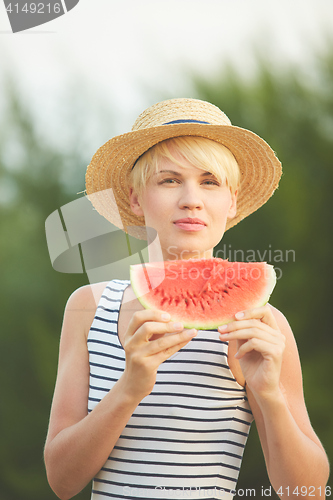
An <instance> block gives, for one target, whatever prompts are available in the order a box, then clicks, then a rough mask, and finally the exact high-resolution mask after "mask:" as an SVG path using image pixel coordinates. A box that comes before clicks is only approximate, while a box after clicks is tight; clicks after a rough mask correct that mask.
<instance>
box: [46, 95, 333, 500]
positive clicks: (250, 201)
mask: <svg viewBox="0 0 333 500" xmlns="http://www.w3.org/2000/svg"><path fill="white" fill-rule="evenodd" d="M280 175H281V166H280V163H279V161H278V160H277V158H276V157H275V155H274V153H273V151H272V150H271V149H270V147H269V146H268V145H267V144H266V143H265V142H264V141H263V140H262V139H260V138H259V137H258V136H256V135H255V134H253V133H252V132H249V131H247V130H244V129H240V128H238V127H233V126H232V125H231V124H230V121H229V120H228V118H227V117H226V116H225V115H224V114H223V113H222V112H221V111H220V110H219V109H218V108H216V107H215V106H213V105H211V104H208V103H205V102H202V101H198V100H193V99H174V100H170V101H164V102H162V103H158V104H157V105H155V106H152V107H151V108H149V109H148V110H146V111H145V112H144V113H142V114H141V115H140V116H139V118H138V119H137V121H136V123H135V124H134V126H133V129H132V132H130V133H128V134H124V135H122V136H118V137H115V138H114V139H111V140H110V141H109V142H108V143H106V144H105V145H104V146H102V148H100V149H99V150H98V152H97V153H96V155H95V156H94V158H93V159H92V162H91V164H90V165H89V167H88V170H87V175H86V184H87V193H88V196H89V198H90V200H91V201H92V203H93V204H94V206H95V208H96V209H97V210H98V211H99V212H100V213H101V214H102V215H104V216H105V217H106V218H107V219H108V220H110V221H111V222H112V223H113V224H116V225H117V226H118V227H121V228H122V229H123V230H124V231H126V232H128V233H129V234H132V235H133V236H136V237H138V238H148V241H149V243H150V244H149V260H150V261H160V260H161V259H163V260H171V259H172V258H177V259H188V258H191V257H195V258H211V257H213V249H214V247H215V246H216V245H217V244H218V243H219V242H220V240H221V238H222V236H223V234H224V231H225V230H227V229H229V228H230V227H232V226H233V225H235V224H237V223H238V222H239V221H240V220H242V219H243V218H244V217H246V216H247V215H249V214H250V213H252V212H253V211H255V210H256V209H257V208H259V207H260V206H261V205H262V204H263V203H265V202H266V201H267V200H268V199H269V197H270V196H271V195H272V194H273V192H274V190H275V189H276V187H277V185H278V182H279V178H280ZM156 234H157V237H156ZM96 297H98V301H97V302H98V307H97V309H96V302H95V300H94V298H96ZM87 346H88V347H87ZM88 400H89V403H88V412H87V401H88ZM253 418H254V419H255V421H256V426H257V428H258V433H259V436H260V440H261V444H262V449H263V453H264V456H265V460H266V465H267V471H268V474H269V477H270V481H271V483H272V486H273V488H274V489H275V491H276V492H277V493H278V495H279V496H280V497H281V498H283V495H286V496H290V497H292V498H296V497H298V496H299V494H300V492H301V491H302V496H303V497H305V498H310V497H313V496H315V497H316V498H324V497H325V485H326V482H327V479H328V469H329V467H328V461H327V458H326V455H325V451H324V449H323V447H322V445H321V443H320V441H319V439H318V437H317V436H316V434H315V432H314V430H313V429H312V427H311V424H310V421H309V418H308V415H307V411H306V407H305V403H304V399H303V391H302V376H301V368H300V362H299V358H298V352H297V347H296V343H295V340H294V337H293V334H292V332H291V329H290V327H289V325H288V322H287V320H286V319H285V317H284V316H283V315H282V313H281V312H279V311H278V310H277V309H275V308H274V307H272V306H270V305H266V306H265V307H261V308H256V309H252V310H247V311H239V313H237V314H236V316H235V320H234V321H233V322H231V323H229V324H228V325H226V326H224V327H220V328H218V331H209V332H202V331H199V332H198V331H196V330H194V329H193V330H187V329H184V328H183V325H182V324H181V323H180V324H177V323H173V322H172V321H171V318H170V315H169V314H168V311H167V308H166V310H164V311H152V310H143V308H142V306H141V305H140V303H139V302H138V300H137V299H136V297H135V295H134V293H133V291H132V289H131V286H130V283H129V281H120V280H114V281H112V282H111V283H101V284H96V285H92V286H91V287H89V286H88V287H83V288H81V289H79V290H77V291H76V292H74V294H73V295H72V296H71V297H70V299H69V301H68V304H67V306H66V311H65V316H64V324H63V330H62V335H61V343H60V355H59V369H58V376H57V383H56V388H55V394H54V399H53V404H52V411H51V417H50V425H49V431H48V436H47V440H46V445H45V463H46V469H47V474H48V479H49V482H50V485H51V487H52V489H53V490H54V491H55V493H56V494H57V495H58V496H59V497H60V498H62V499H68V498H71V497H72V496H74V495H76V494H77V493H78V492H79V491H80V490H81V489H82V488H83V487H84V486H86V485H87V484H88V483H89V481H90V480H91V479H92V478H94V477H95V479H94V483H93V494H92V498H93V499H97V498H103V497H104V498H116V499H134V498H147V499H148V498H150V499H157V498H176V499H180V498H184V497H186V496H187V497H191V498H212V499H213V498H214V499H215V498H225V499H231V498H232V497H233V495H234V494H235V489H236V483H237V478H238V473H239V468H240V464H241V460H242V454H243V449H244V446H245V442H246V439H247V435H248V431H249V426H250V423H251V421H252V419H253ZM301 488H302V490H301ZM258 493H259V492H258Z"/></svg>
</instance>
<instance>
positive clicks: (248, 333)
mask: <svg viewBox="0 0 333 500" xmlns="http://www.w3.org/2000/svg"><path fill="white" fill-rule="evenodd" d="M219 331H220V339H221V340H234V339H237V340H247V339H250V338H254V337H256V338H259V339H266V340H269V341H270V342H273V343H274V342H275V343H276V342H278V337H279V333H280V332H279V331H278V330H274V329H273V328H271V327H269V326H268V325H266V324H265V323H261V322H260V321H258V320H257V319H255V320H247V321H234V322H233V323H230V324H229V325H228V326H227V328H224V329H222V328H221V330H219Z"/></svg>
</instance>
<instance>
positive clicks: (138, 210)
mask: <svg viewBox="0 0 333 500" xmlns="http://www.w3.org/2000/svg"><path fill="white" fill-rule="evenodd" d="M129 202H130V207H131V210H132V212H133V213H134V214H135V215H139V216H143V215H144V214H143V210H142V207H141V203H140V200H139V195H138V194H137V193H136V192H135V191H134V190H133V188H132V187H130V190H129Z"/></svg>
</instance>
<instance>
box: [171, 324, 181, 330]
mask: <svg viewBox="0 0 333 500" xmlns="http://www.w3.org/2000/svg"><path fill="white" fill-rule="evenodd" d="M172 328H174V329H175V330H181V329H182V328H183V325H182V324H181V323H173V324H172Z"/></svg>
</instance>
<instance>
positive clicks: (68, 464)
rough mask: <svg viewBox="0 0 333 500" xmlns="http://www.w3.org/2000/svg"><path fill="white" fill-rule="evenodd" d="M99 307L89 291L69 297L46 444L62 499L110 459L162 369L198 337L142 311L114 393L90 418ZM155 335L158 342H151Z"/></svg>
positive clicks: (53, 479) (131, 332)
mask: <svg viewBox="0 0 333 500" xmlns="http://www.w3.org/2000/svg"><path fill="white" fill-rule="evenodd" d="M95 310H96V304H95V302H94V299H93V294H92V293H91V289H90V287H83V288H81V289H79V290H77V291H76V292H74V294H73V295H72V296H71V297H70V299H69V301H68V304H67V306H66V310H65V316H64V322H63V328H62V333H61V341H60V351H59V365H58V375H57V382H56V387H55V392H54V398H53V402H52V410H51V416H50V423H49V430H48V435H47V439H46V444H45V452H44V457H45V465H46V470H47V476H48V480H49V483H50V486H51V488H52V489H53V490H54V492H55V493H56V494H57V495H58V496H59V497H60V498H61V499H63V500H66V499H69V498H72V497H73V496H74V495H76V494H77V493H79V491H81V489H82V488H84V487H85V486H86V485H87V484H88V483H89V481H90V480H91V479H92V478H93V477H94V476H95V475H96V473H97V472H98V471H99V470H100V469H101V467H102V466H103V465H104V463H105V462H106V460H107V458H108V457H109V455H110V453H111V451H112V449H113V447H114V445H115V443H116V441H117V439H118V437H119V435H120V434H121V432H122V430H123V429H124V427H125V425H126V423H127V422H128V420H129V418H130V417H131V415H132V413H133V411H134V410H135V408H136V407H137V405H138V404H139V402H140V401H141V400H142V399H143V398H144V397H145V396H146V395H147V394H149V393H150V392H151V390H152V388H153V386H154V384H155V379H156V372H157V368H158V366H159V365H160V364H161V363H162V362H163V361H165V360H166V359H167V358H168V357H170V356H171V355H172V354H174V353H175V352H177V351H178V350H179V349H180V348H181V347H183V346H184V345H186V344H187V343H188V342H189V340H190V339H191V338H192V337H193V336H194V335H195V332H193V331H190V332H189V331H185V330H184V331H183V328H181V329H180V330H178V331H179V333H175V334H174V335H169V336H165V337H163V335H164V333H166V332H168V333H170V332H175V329H174V328H173V327H172V325H173V324H172V323H171V322H170V321H169V320H168V319H163V318H162V312H161V311H147V310H144V311H140V312H137V313H135V314H134V315H133V317H132V320H131V321H130V324H129V326H128V329H127V332H126V335H125V340H124V348H125V351H126V368H125V371H124V373H123V375H122V376H121V377H120V379H119V380H118V382H117V383H116V384H115V385H114V387H113V388H112V390H111V391H110V392H109V393H108V394H106V396H105V397H104V398H103V399H102V401H100V403H98V404H97V405H96V407H95V408H94V410H93V411H92V412H91V413H90V414H87V402H88V391H89V360H88V350H87V335H88V331H89V328H90V326H91V323H92V320H93V317H94V314H95ZM153 334H159V337H158V338H156V339H155V340H152V341H150V338H151V337H152V335H153Z"/></svg>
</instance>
